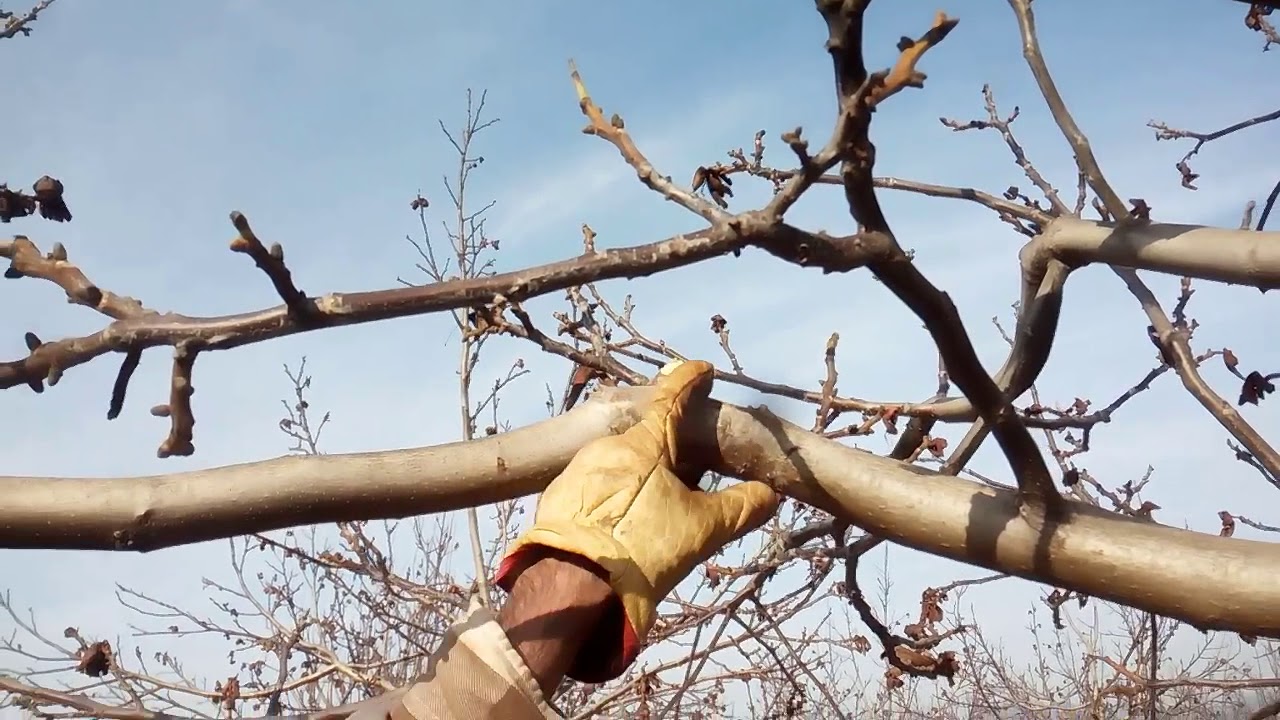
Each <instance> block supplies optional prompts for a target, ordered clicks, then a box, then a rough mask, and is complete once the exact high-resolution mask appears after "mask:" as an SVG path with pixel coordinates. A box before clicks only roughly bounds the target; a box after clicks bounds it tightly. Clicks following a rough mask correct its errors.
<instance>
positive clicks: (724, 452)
mask: <svg viewBox="0 0 1280 720" xmlns="http://www.w3.org/2000/svg"><path fill="white" fill-rule="evenodd" d="M648 392H649V389H648V388H647V387H638V388H602V389H601V390H600V391H599V392H598V393H597V394H596V395H595V396H594V397H593V398H592V399H591V400H589V401H588V402H586V403H584V404H583V405H581V406H580V407H578V408H575V409H574V410H572V411H570V412H568V413H566V414H564V415H560V416H557V417H555V418H552V419H550V420H546V421H543V422H540V423H537V424H534V425H531V426H528V427H525V428H521V429H519V430H514V431H511V432H508V433H503V434H499V435H496V436H493V437H489V438H485V439H482V440H474V441H471V442H465V443H451V444H447V445H439V446H435V447H429V448H419V449H410V450H394V451H384V452H371V453H355V454H348V455H323V456H315V457H282V458H276V459H273V460H266V461H262V462H256V463H250V464H244V465H234V466H228V467H222V468H216V469H211V470H199V471H193V472H185V473H174V474H169V475H159V476H152V477H140V478H119V479H108V480H100V479H55V478H21V477H0V497H3V498H5V502H4V504H3V505H2V506H0V547H2V548H8V549H15V548H50V549H79V550H133V551H142V552H145V551H152V550H157V549H161V548H166V547H173V546H176V545H182V544H187V543H194V542H200V541H205V540H212V539H216V538H225V537H232V536H237V535H244V534H247V533H255V532H266V531H270V530H276V529H280V528H285V527H291V526H298V525H304V524H312V523H323V522H333V521H338V520H357V519H377V518H401V517H408V516H411V515H419V514H424V513H435V512H444V511H449V510H457V509H460V508H465V507H473V506H476V505H480V504H483V503H490V502H495V501H499V500H504V499H510V498H515V497H519V496H523V495H528V494H532V493H536V492H539V491H540V490H542V489H543V488H544V487H545V486H546V485H547V484H548V483H549V482H550V481H551V479H552V478H553V477H555V475H556V474H557V473H558V472H560V471H561V470H562V469H563V468H564V467H565V465H566V464H567V463H568V462H569V459H570V458H572V457H573V455H574V453H575V452H576V451H577V450H578V449H579V448H581V447H582V446H583V445H585V444H586V443H587V442H589V441H590V440H592V439H594V438H597V437H602V436H604V435H606V434H608V433H616V432H620V431H622V430H623V429H625V428H626V427H629V426H630V425H631V424H633V423H634V422H635V421H636V420H637V418H638V411H639V408H641V407H642V403H643V402H644V401H645V399H646V398H647V397H648ZM693 417H694V418H696V420H695V421H694V422H693V423H692V425H693V427H692V429H691V432H690V436H689V437H690V438H691V439H690V441H689V442H690V444H691V450H692V451H694V452H697V453H700V456H701V457H703V458H704V459H705V460H706V461H707V462H708V463H709V464H710V465H711V467H712V469H714V470H716V471H718V472H722V473H725V474H727V475H732V476H734V477H749V478H757V479H762V480H766V481H768V482H770V483H771V484H772V485H773V486H774V487H776V488H777V489H778V490H779V491H781V492H782V493H784V494H786V495H788V496H791V497H794V498H796V499H799V500H801V501H803V502H807V503H810V504H813V505H815V506H817V507H819V508H821V509H823V510H825V511H827V512H830V513H832V514H833V515H835V516H836V518H837V519H840V520H844V521H847V522H849V523H851V524H853V525H857V526H858V527H861V528H863V529H864V530H866V531H868V532H872V533H874V534H876V535H879V536H881V537H884V538H886V539H889V540H892V541H894V542H897V543H900V544H902V545H905V546H907V547H911V548H915V549H917V550H921V551H924V552H927V553H931V554H933V555H938V556H941V557H947V558H951V559H953V560H958V561H960V562H965V563H969V564H973V565H979V566H982V567H985V568H989V569H992V570H996V571H999V572H1004V573H1008V574H1011V575H1017V576H1019V577H1023V578H1027V579H1031V580H1036V581H1039V582H1043V583H1046V584H1050V585H1053V586H1055V587H1059V588H1065V589H1070V590H1074V591H1077V592H1081V593H1084V594H1086V595H1090V596H1094V597H1098V598H1103V599H1106V600H1112V601H1115V602H1119V603H1123V604H1126V605H1130V606H1132V607H1136V608H1140V609H1142V610H1146V611H1149V612H1155V613H1157V614H1160V615H1165V616H1168V617H1173V618H1177V619H1179V620H1182V621H1184V622H1187V623H1190V624H1192V625H1194V626H1196V627H1199V628H1202V629H1206V630H1231V631H1236V632H1241V633H1246V634H1249V635H1256V636H1264V637H1280V614H1277V613H1276V612H1275V604H1274V600H1275V580H1274V578H1275V577H1277V576H1280V547H1277V546H1276V545H1274V544H1270V543H1262V542H1256V541H1249V540H1240V539H1236V538H1222V537H1217V536H1210V535H1204V534H1200V533H1194V532H1190V531H1187V530H1181V529H1177V528H1172V527H1166V526H1163V525H1159V524H1156V523H1153V522H1146V521H1141V520H1135V519H1133V518H1128V517H1125V516H1121V515H1118V514H1113V513H1108V512H1105V511H1103V510H1100V509H1097V508H1093V507H1090V506H1086V505H1082V504H1078V503H1072V502H1068V503H1067V511H1068V512H1067V515H1066V516H1065V519H1064V520H1063V521H1062V522H1061V523H1059V524H1056V525H1051V526H1049V527H1045V526H1044V524H1043V522H1042V520H1040V519H1038V516H1036V515H1034V514H1032V513H1029V512H1023V513H1020V511H1019V505H1018V498H1017V495H1016V493H1014V492H1010V491H1001V490H998V489H993V488H990V487H986V486H983V485H979V484H977V483H974V482H971V481H967V480H964V479H961V478H956V477H951V476H945V475H941V474H939V473H935V472H932V471H930V470H927V469H924V468H919V467H916V466H912V465H909V464H905V463H901V462H897V461H894V460H890V459H887V458H882V457H879V456H876V455H872V454H869V453H866V452H863V451H860V450H855V449H852V448H849V447H846V446H844V445H841V444H839V443H837V442H835V441H832V440H827V439H825V438H822V437H820V436H818V435H815V434H813V433H810V432H808V431H807V430H804V429H803V428H800V427H799V426H796V425H792V424H791V423H788V422H785V421H783V420H781V419H779V418H777V417H776V416H775V415H773V414H772V413H770V412H769V411H767V410H764V409H742V408H738V407H735V406H732V405H726V404H721V403H717V402H714V401H712V402H711V403H709V404H708V405H707V406H704V407H701V408H698V409H697V410H696V411H695V414H694V415H693ZM245 508H252V512H250V513H246V512H245ZM1160 558H1168V559H1170V560H1169V561H1167V562H1166V561H1161V560H1160Z"/></svg>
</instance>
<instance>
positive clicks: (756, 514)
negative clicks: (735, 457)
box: [693, 480, 779, 554]
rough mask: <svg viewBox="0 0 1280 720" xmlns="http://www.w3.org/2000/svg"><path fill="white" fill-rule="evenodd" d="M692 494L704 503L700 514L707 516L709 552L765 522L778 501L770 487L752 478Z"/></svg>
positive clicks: (776, 495) (776, 507) (713, 551)
mask: <svg viewBox="0 0 1280 720" xmlns="http://www.w3.org/2000/svg"><path fill="white" fill-rule="evenodd" d="M693 497H695V498H697V500H696V502H698V503H699V504H701V505H703V506H704V513H705V514H704V515H703V517H705V518H707V520H708V523H707V532H708V538H707V540H708V542H707V548H708V552H709V553H711V554H714V553H715V552H717V551H719V550H720V548H721V547H723V546H724V545H727V544H728V543H731V542H733V541H734V540H737V539H738V538H740V537H742V536H743V535H746V534H747V533H749V532H751V531H752V530H755V529H756V528H759V527H760V526H761V525H764V524H765V523H766V522H768V520H769V518H771V517H773V513H774V512H775V511H777V509H778V502H779V498H778V494H777V493H775V492H774V491H773V488H771V487H769V486H768V485H766V484H764V483H762V482H758V481H755V480H750V481H746V482H740V483H737V484H735V485H731V486H729V487H727V488H725V489H723V490H717V491H715V492H710V493H701V492H699V493H693Z"/></svg>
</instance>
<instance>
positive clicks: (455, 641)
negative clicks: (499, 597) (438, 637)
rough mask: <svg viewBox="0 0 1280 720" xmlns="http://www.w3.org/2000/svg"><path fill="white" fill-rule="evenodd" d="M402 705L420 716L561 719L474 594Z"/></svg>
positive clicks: (430, 719) (438, 719) (431, 719)
mask: <svg viewBox="0 0 1280 720" xmlns="http://www.w3.org/2000/svg"><path fill="white" fill-rule="evenodd" d="M403 704H404V707H405V709H406V710H408V711H409V713H410V714H412V715H413V716H414V717H415V718H416V719H417V720H453V719H454V718H475V720H490V719H491V718H492V719H493V720H498V719H499V718H501V719H502V720H563V717H562V716H561V715H560V714H559V713H557V712H556V711H555V710H553V709H552V708H551V705H550V704H548V703H547V701H546V698H544V697H543V696H542V690H541V689H539V687H538V683H537V681H536V680H534V678H533V673H531V672H529V668H528V667H527V666H525V664H524V660H523V659H522V658H521V657H520V654H519V653H517V652H516V649H515V647H513V646H512V645H511V641H510V640H508V639H507V634H506V633H505V632H503V630H502V626H500V625H499V624H498V620H497V618H496V617H495V616H494V614H493V613H492V612H491V611H490V610H489V609H488V608H485V607H484V606H483V605H481V604H480V603H479V601H478V600H477V599H475V598H473V599H472V601H471V604H470V607H469V608H468V610H467V613H466V614H465V615H464V616H463V617H462V618H461V619H459V620H458V621H457V622H455V623H454V624H453V626H452V627H450V628H449V630H448V632H446V633H445V636H444V639H443V641H442V642H441V644H440V649H439V650H437V651H436V653H435V655H434V657H433V658H432V659H431V661H430V665H429V667H428V669H427V672H426V674H425V675H423V676H422V678H420V679H419V681H418V682H416V683H415V684H414V685H413V686H412V687H410V688H409V690H408V692H406V693H405V696H404V699H403Z"/></svg>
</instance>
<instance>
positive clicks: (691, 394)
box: [622, 360, 715, 465]
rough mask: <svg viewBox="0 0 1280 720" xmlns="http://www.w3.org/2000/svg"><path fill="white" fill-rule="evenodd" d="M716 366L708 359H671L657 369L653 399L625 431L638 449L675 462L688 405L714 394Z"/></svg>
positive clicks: (625, 436) (670, 463)
mask: <svg viewBox="0 0 1280 720" xmlns="http://www.w3.org/2000/svg"><path fill="white" fill-rule="evenodd" d="M714 381H715V366H714V365H712V364H711V363H709V362H706V361H705V360H687V361H684V362H680V361H676V362H672V363H670V364H668V365H666V366H665V367H663V368H662V370H661V371H659V373H658V377H657V380H656V387H655V388H654V395H653V399H652V400H651V401H650V403H649V407H648V408H647V409H646V410H645V413H644V416H643V417H642V418H641V420H640V422H639V423H637V424H636V425H634V426H632V427H631V428H630V429H629V430H627V431H626V432H624V433H623V434H622V437H624V438H627V439H628V440H629V441H630V442H631V444H632V446H633V447H635V448H636V449H637V450H640V449H641V448H646V449H649V451H651V452H654V453H655V454H656V455H658V456H660V457H665V458H666V460H667V462H668V464H669V465H674V464H675V463H676V438H677V437H678V431H679V428H680V423H681V421H682V419H683V418H684V413H685V409H686V408H688V406H689V404H690V403H692V402H694V401H695V400H701V399H705V398H707V397H708V396H710V395H711V385H712V383H713V382H714Z"/></svg>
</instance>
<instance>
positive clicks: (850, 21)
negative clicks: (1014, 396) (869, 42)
mask: <svg viewBox="0 0 1280 720" xmlns="http://www.w3.org/2000/svg"><path fill="white" fill-rule="evenodd" d="M818 9H819V11H820V12H821V13H822V16H823V19H824V20H826V23H827V29H828V31H829V33H830V38H829V39H828V41H827V49H828V51H829V52H830V53H831V56H832V59H833V64H834V68H835V75H836V88H837V94H838V96H839V97H840V102H841V107H842V118H841V121H842V124H844V125H846V126H847V128H848V130H847V132H848V135H847V137H848V140H849V145H848V148H847V150H846V152H845V153H844V159H843V164H842V167H841V176H842V177H843V179H844V190H845V198H846V200H847V202H848V205H849V212H850V214H851V215H853V217H854V219H856V220H857V221H858V224H859V226H860V227H861V228H865V229H867V230H870V231H873V232H876V233H882V234H884V235H886V236H887V237H889V238H890V239H891V240H893V233H892V230H891V229H890V228H889V222H888V219H887V218H886V217H885V215H884V212H883V210H882V209H881V207H880V203H879V201H878V200H877V198H876V194H875V187H874V183H873V180H872V169H873V166H874V164H875V146H874V145H873V144H872V142H871V140H870V138H869V136H868V129H869V127H870V124H871V111H872V110H873V109H874V108H875V107H876V102H877V100H878V98H881V97H887V95H886V94H885V93H884V91H883V90H881V89H880V88H882V87H883V86H885V85H886V84H895V83H896V84H899V85H902V84H911V85H916V86H921V85H922V84H923V81H924V76H923V74H921V73H918V72H916V71H915V69H914V68H915V64H916V62H918V60H919V58H920V56H921V55H923V54H924V53H925V52H926V51H927V50H928V49H929V48H931V47H934V46H935V45H936V44H937V43H938V42H940V41H941V40H943V39H944V38H945V37H946V36H947V33H949V32H950V31H951V29H953V28H954V27H955V25H956V21H955V20H952V19H949V18H948V17H947V16H946V14H945V13H941V12H940V13H938V14H937V16H936V17H935V19H934V23H933V27H932V28H930V30H929V31H928V32H927V33H925V34H924V35H923V36H921V37H920V38H919V39H917V40H914V41H913V40H910V39H908V38H903V39H902V41H900V42H899V45H898V49H899V51H900V53H901V55H902V58H901V59H900V60H899V62H898V64H897V65H895V67H894V69H893V70H891V71H888V72H881V73H877V74H874V75H868V74H867V72H866V67H865V64H864V62H863V61H862V59H861V54H862V14H863V12H864V11H865V9H866V7H865V3H859V2H854V1H852V0H846V1H845V2H836V1H835V0H818ZM892 244H893V247H894V253H893V255H892V257H891V258H890V259H889V260H887V261H882V262H876V263H872V264H871V265H870V266H869V267H870V269H871V271H872V272H873V273H875V275H876V277H877V278H878V279H879V280H880V281H881V282H883V283H884V284H885V286H886V287H888V288H889V289H890V290H891V291H892V292H893V293H894V295H896V296H897V297H898V299H899V300H901V301H902V302H903V303H904V304H905V305H907V307H909V308H911V310H912V311H913V312H914V313H915V314H916V315H917V316H918V317H919V318H920V319H921V320H922V321H923V322H924V324H925V327H926V328H928V330H929V333H930V335H932V336H933V339H934V342H935V343H936V344H937V346H938V352H939V354H940V355H941V356H942V360H943V362H944V363H945V364H946V367H947V370H948V372H950V374H951V377H952V379H953V381H954V382H955V384H956V385H957V386H958V387H959V388H960V390H961V391H962V392H964V394H965V396H966V397H968V398H969V400H970V402H972V403H973V405H974V407H975V409H976V410H977V412H978V414H979V415H980V416H981V418H982V420H983V421H984V422H985V423H986V424H988V425H990V426H991V428H992V431H993V433H994V434H995V436H996V441H997V442H998V443H999V444H1000V448H1001V449H1002V450H1003V451H1004V453H1005V456H1006V457H1007V458H1008V460H1009V464H1010V466H1011V468H1012V470H1013V474H1014V476H1015V477H1016V478H1017V481H1018V487H1019V490H1020V492H1021V493H1022V495H1023V497H1024V498H1025V499H1026V500H1027V502H1028V506H1029V507H1030V508H1033V509H1034V510H1035V511H1037V512H1040V513H1044V514H1045V515H1046V516H1047V517H1048V518H1049V519H1050V520H1052V519H1053V518H1054V517H1056V515H1057V512H1058V510H1059V508H1060V506H1061V497H1060V496H1059V494H1058V491H1057V488H1056V487H1055V486H1054V484H1053V479H1052V478H1051V477H1050V475H1049V469H1048V467H1047V466H1046V465H1045V462H1044V458H1043V457H1042V456H1041V454H1040V449H1039V447H1038V446H1037V445H1036V443H1035V440H1034V439H1033V438H1032V437H1031V434H1030V433H1029V432H1028V431H1027V428H1026V427H1025V426H1024V425H1023V424H1022V422H1021V420H1020V419H1019V417H1018V414H1017V412H1016V411H1015V410H1014V408H1013V404H1012V402H1011V398H1009V397H1008V395H1007V394H1006V393H1005V392H1003V391H1002V389H1001V388H1000V386H999V385H998V384H997V383H996V381H995V380H993V379H992V378H991V377H990V376H989V375H988V374H987V372H986V370H985V369H984V368H983V366H982V362H981V361H980V360H979V359H978V354H977V352H976V351H975V350H974V347H973V343H972V342H971V341H970V339H969V336H968V333H967V332H966V331H965V329H964V324H963V322H962V321H961V319H960V313H959V311H958V310H957V309H956V307H955V305H954V304H953V303H952V302H951V298H950V297H949V296H947V294H946V293H944V292H942V291H940V290H939V289H938V288H937V287H935V286H934V285H933V283H931V282H930V281H929V280H928V279H927V278H926V277H925V276H924V275H923V274H922V273H921V272H920V271H919V269H917V268H916V267H915V265H914V264H913V263H912V262H911V259H910V258H909V257H908V256H907V254H906V253H905V252H904V251H903V250H902V248H901V246H899V245H898V243H897V241H896V240H893V242H892Z"/></svg>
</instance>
